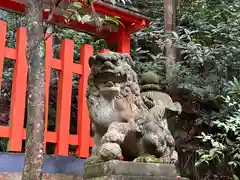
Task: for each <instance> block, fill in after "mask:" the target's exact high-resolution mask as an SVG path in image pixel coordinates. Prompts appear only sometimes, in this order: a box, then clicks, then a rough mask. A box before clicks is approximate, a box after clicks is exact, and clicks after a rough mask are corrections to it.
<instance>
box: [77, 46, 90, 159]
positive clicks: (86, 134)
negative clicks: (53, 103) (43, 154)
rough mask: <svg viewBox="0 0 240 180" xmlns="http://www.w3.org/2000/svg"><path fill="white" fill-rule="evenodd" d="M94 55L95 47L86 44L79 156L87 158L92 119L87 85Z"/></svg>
mask: <svg viewBox="0 0 240 180" xmlns="http://www.w3.org/2000/svg"><path fill="white" fill-rule="evenodd" d="M92 55H93V47H92V46H90V45H88V44H85V45H83V46H82V48H81V50H80V63H81V64H82V66H83V74H82V75H81V77H80V80H79V87H78V97H79V98H78V125H77V126H78V141H79V142H78V145H79V146H78V150H77V154H78V156H79V157H82V158H87V157H88V156H89V145H90V119H89V113H88V107H87V97H86V96H87V87H88V76H89V73H90V68H89V65H88V60H89V58H90V56H92Z"/></svg>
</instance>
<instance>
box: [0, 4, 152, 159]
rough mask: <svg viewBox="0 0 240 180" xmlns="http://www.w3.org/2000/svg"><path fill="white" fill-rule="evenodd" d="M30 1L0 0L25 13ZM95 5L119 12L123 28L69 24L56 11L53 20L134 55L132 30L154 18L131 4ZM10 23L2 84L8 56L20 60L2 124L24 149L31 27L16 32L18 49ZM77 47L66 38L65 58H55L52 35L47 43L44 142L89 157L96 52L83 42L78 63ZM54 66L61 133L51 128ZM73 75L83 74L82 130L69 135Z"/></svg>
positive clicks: (12, 147) (1, 54)
mask: <svg viewBox="0 0 240 180" xmlns="http://www.w3.org/2000/svg"><path fill="white" fill-rule="evenodd" d="M63 1H65V0H63ZM67 1H69V0H67ZM72 1H76V0H72ZM49 2H51V0H45V5H44V6H45V7H46V8H47V7H48V6H49ZM26 3H27V0H0V8H2V9H6V10H9V11H14V12H16V13H21V14H24V13H25V5H26ZM94 7H95V10H96V12H97V13H99V14H104V15H107V16H118V17H119V18H120V21H121V23H122V24H123V25H124V27H123V26H121V25H118V29H117V31H115V32H111V31H110V30H109V29H102V30H101V31H99V30H98V29H97V28H96V27H94V26H93V25H92V24H89V23H81V22H77V21H74V20H70V22H69V23H66V22H65V20H64V19H65V18H64V17H63V16H61V15H59V14H57V13H56V14H54V15H53V18H52V21H51V22H50V23H52V24H58V25H61V26H63V27H68V28H72V29H75V30H77V31H82V32H86V33H88V34H91V35H95V36H98V37H101V38H104V39H105V40H106V42H107V43H109V44H112V43H116V44H117V52H121V53H130V35H131V33H133V32H136V31H138V30H140V29H141V28H143V27H145V26H148V25H149V23H150V21H149V19H148V18H146V17H145V16H143V15H141V14H140V13H138V12H133V11H130V10H127V9H126V8H123V7H119V6H114V5H112V4H109V3H104V2H101V1H97V2H95V3H94ZM49 15H50V13H49V12H46V11H44V12H43V17H44V19H45V20H47V19H48V16H49ZM6 26H7V23H6V22H3V21H0V27H1V28H0V82H1V78H2V76H1V75H2V70H3V62H4V58H9V59H13V60H15V65H14V75H13V82H12V94H11V96H12V97H11V108H10V121H11V122H10V124H11V125H10V126H0V137H6V138H9V140H10V141H9V151H16V152H19V151H21V149H22V139H25V138H26V130H25V129H24V128H23V124H24V112H25V96H26V83H27V64H26V54H25V53H26V52H25V49H26V37H27V36H26V33H27V31H26V28H24V27H21V28H19V29H18V30H17V39H16V48H15V49H13V48H8V47H5V41H6ZM73 48H74V42H73V41H72V40H63V41H62V43H61V50H60V59H55V58H53V56H52V37H50V38H48V39H47V41H46V59H45V61H46V63H45V64H46V76H45V78H46V79H45V83H46V86H45V87H46V99H45V103H46V109H45V113H46V115H45V117H46V119H45V121H46V126H45V144H46V142H51V143H56V151H55V154H56V155H63V156H66V155H68V145H69V144H72V145H77V146H78V151H77V154H78V155H79V156H80V157H82V158H86V157H87V156H88V154H89V146H91V145H92V143H93V142H92V139H91V138H90V127H89V117H88V109H87V105H86V89H87V82H88V74H89V67H88V59H89V57H90V56H91V55H92V54H93V48H92V46H90V45H87V44H86V45H84V46H82V48H81V50H80V51H81V57H80V64H76V63H73ZM103 52H104V51H103ZM51 69H57V70H59V71H60V79H59V86H58V87H59V88H58V99H57V101H58V102H57V118H56V127H57V128H56V132H49V131H48V130H47V122H48V119H47V117H48V101H49V100H48V99H49V82H50V70H51ZM72 73H75V74H79V75H80V76H81V78H80V80H79V91H78V92H79V93H78V99H79V102H78V118H77V121H78V132H77V134H76V135H73V134H69V127H70V107H71V99H69V96H66V94H71V93H72V89H71V87H72ZM0 87H1V83H0ZM86 126H87V127H86Z"/></svg>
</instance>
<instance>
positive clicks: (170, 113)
mask: <svg viewBox="0 0 240 180" xmlns="http://www.w3.org/2000/svg"><path fill="white" fill-rule="evenodd" d="M181 112H182V106H181V104H180V103H179V102H175V103H173V104H172V105H169V106H168V107H166V110H165V116H166V117H167V118H170V117H174V116H177V115H179V114H181Z"/></svg>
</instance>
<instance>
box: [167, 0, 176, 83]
mask: <svg viewBox="0 0 240 180" xmlns="http://www.w3.org/2000/svg"><path fill="white" fill-rule="evenodd" d="M175 2H176V0H164V32H165V36H166V45H165V55H166V57H167V60H166V63H165V69H166V80H167V82H168V83H169V82H170V81H171V80H172V78H173V68H174V64H175V62H176V48H175V47H174V46H173V40H172V31H175V29H176V7H175V5H176V3H175Z"/></svg>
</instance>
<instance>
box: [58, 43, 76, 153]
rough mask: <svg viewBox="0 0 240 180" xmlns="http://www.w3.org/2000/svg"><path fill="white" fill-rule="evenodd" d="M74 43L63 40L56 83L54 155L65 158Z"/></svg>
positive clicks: (67, 142) (67, 141)
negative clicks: (55, 139) (60, 65)
mask: <svg viewBox="0 0 240 180" xmlns="http://www.w3.org/2000/svg"><path fill="white" fill-rule="evenodd" d="M73 52H74V42H73V41H72V40H63V41H62V44H61V50H60V60H61V63H62V71H61V73H60V79H59V83H58V97H57V102H58V104H57V122H56V131H57V134H58V138H57V145H56V149H55V154H56V155H62V156H67V155H68V145H69V129H70V113H71V99H72V67H73Z"/></svg>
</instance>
